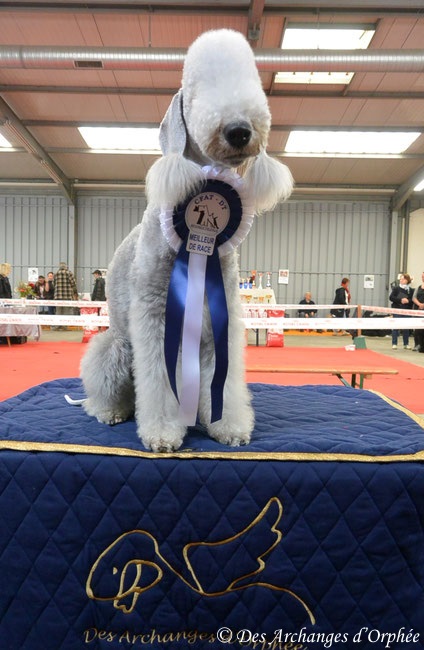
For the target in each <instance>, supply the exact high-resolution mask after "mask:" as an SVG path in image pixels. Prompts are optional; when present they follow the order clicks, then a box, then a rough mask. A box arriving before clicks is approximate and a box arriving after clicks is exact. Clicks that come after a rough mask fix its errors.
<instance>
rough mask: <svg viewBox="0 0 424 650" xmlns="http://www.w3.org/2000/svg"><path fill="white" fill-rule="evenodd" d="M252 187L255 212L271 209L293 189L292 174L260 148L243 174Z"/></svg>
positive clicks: (287, 196)
mask: <svg viewBox="0 0 424 650" xmlns="http://www.w3.org/2000/svg"><path fill="white" fill-rule="evenodd" d="M243 176H244V178H245V180H246V183H247V184H248V185H249V186H250V187H251V188H252V194H253V197H254V201H255V212H256V213H261V212H266V211H267V210H272V209H273V208H274V207H275V206H276V205H277V203H278V202H279V201H285V200H286V199H288V198H289V196H290V194H291V193H292V191H293V185H294V181H293V176H292V175H291V172H290V170H289V168H288V167H287V166H286V165H283V163H280V162H279V161H278V160H276V159H275V158H271V157H270V156H268V154H267V153H266V152H265V150H262V151H261V153H260V154H259V155H258V156H257V157H256V158H255V160H254V161H252V163H251V164H250V165H249V166H248V168H247V170H246V172H245V173H244V174H243Z"/></svg>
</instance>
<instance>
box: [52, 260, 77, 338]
mask: <svg viewBox="0 0 424 650" xmlns="http://www.w3.org/2000/svg"><path fill="white" fill-rule="evenodd" d="M54 299H55V300H78V289H77V283H76V281H75V277H74V274H73V273H72V272H71V271H70V270H69V269H68V266H67V264H66V263H65V262H60V264H59V270H58V271H57V272H56V274H55V278H54ZM56 314H57V315H58V316H67V315H71V314H74V307H56ZM61 329H67V328H66V327H65V328H61Z"/></svg>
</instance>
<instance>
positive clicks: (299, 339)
mask: <svg viewBox="0 0 424 650" xmlns="http://www.w3.org/2000/svg"><path fill="white" fill-rule="evenodd" d="M82 336H83V332H82V330H69V331H62V330H59V331H53V330H43V331H42V334H41V339H40V340H41V341H75V342H77V343H80V342H81V341H82ZM364 338H365V344H366V346H367V349H368V350H374V352H379V353H380V354H385V355H386V356H388V357H393V358H396V359H400V360H401V361H408V362H409V363H413V364H415V365H417V366H421V367H422V368H423V367H424V354H421V353H419V352H413V351H412V350H404V349H403V345H401V344H398V349H397V350H392V338H391V336H390V335H388V336H386V337H377V336H366V337H364ZM248 342H249V345H255V343H256V334H255V332H254V331H252V330H250V331H249V335H248ZM259 343H260V345H264V344H265V330H261V331H260V332H259ZM351 343H352V339H351V337H350V336H332V335H331V334H320V335H317V334H309V335H308V334H296V333H286V334H285V336H284V345H285V346H286V347H313V348H316V347H317V348H342V347H345V346H346V345H350V344H351ZM410 345H411V347H414V339H413V337H412V336H411V338H410Z"/></svg>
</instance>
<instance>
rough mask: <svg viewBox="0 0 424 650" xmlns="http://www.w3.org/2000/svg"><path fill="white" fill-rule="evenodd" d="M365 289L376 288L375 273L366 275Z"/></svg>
mask: <svg viewBox="0 0 424 650" xmlns="http://www.w3.org/2000/svg"><path fill="white" fill-rule="evenodd" d="M364 289H374V276H373V275H364Z"/></svg>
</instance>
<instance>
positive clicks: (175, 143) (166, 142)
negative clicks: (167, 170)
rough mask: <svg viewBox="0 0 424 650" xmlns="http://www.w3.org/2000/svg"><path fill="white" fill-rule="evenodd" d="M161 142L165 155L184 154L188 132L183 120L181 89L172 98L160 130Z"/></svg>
mask: <svg viewBox="0 0 424 650" xmlns="http://www.w3.org/2000/svg"><path fill="white" fill-rule="evenodd" d="M159 142H160V148H161V149H162V151H163V154H164V155H165V156H166V155H167V154H169V153H180V154H183V153H184V150H185V148H186V143H187V131H186V127H185V123H184V118H183V91H182V90H181V89H180V90H179V91H178V92H177V94H176V95H174V97H173V98H172V101H171V103H170V105H169V107H168V110H167V111H166V113H165V117H164V118H163V120H162V122H161V124H160V128H159Z"/></svg>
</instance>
